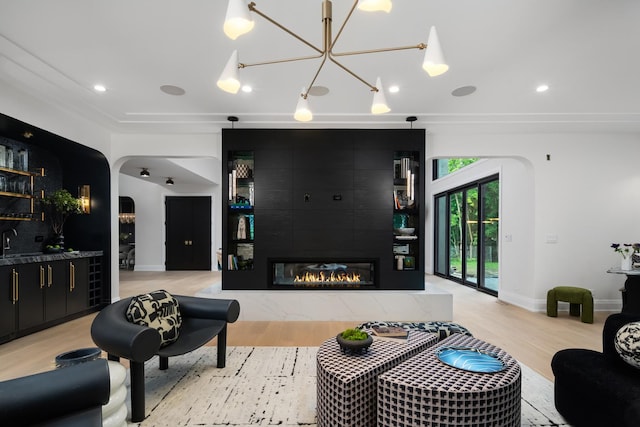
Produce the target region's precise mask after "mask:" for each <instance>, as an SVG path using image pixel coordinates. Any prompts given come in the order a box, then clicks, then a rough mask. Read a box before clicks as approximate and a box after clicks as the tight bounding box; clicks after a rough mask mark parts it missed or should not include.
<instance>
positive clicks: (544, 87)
mask: <svg viewBox="0 0 640 427" xmlns="http://www.w3.org/2000/svg"><path fill="white" fill-rule="evenodd" d="M548 90H549V85H540V86H538V87H537V88H536V92H539V93H541V92H546V91H548Z"/></svg>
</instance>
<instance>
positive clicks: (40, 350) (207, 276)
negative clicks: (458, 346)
mask: <svg viewBox="0 0 640 427" xmlns="http://www.w3.org/2000/svg"><path fill="white" fill-rule="evenodd" d="M219 279H220V273H219V272H207V271H204V272H194V271H187V272H185V271H171V272H132V271H122V272H121V275H120V286H121V296H122V297H126V296H131V295H137V294H140V293H144V292H148V291H152V290H156V289H165V290H167V291H168V292H171V293H175V294H183V295H194V294H195V293H197V292H198V291H200V290H202V289H204V288H206V287H208V286H210V285H211V284H213V283H215V282H216V281H218V280H219ZM427 280H428V281H430V282H432V283H434V284H436V285H437V286H438V287H440V288H442V289H444V290H447V291H449V292H451V293H452V294H453V298H454V299H453V301H454V309H453V313H454V314H453V315H454V319H453V320H454V321H455V322H457V323H460V324H461V325H463V326H465V327H466V328H468V329H469V330H470V331H471V332H472V333H473V335H474V336H475V337H476V338H479V339H482V340H484V341H487V342H490V343H492V344H494V345H496V346H498V347H501V348H503V349H504V350H505V351H507V352H508V353H510V354H511V355H512V356H513V357H515V358H516V359H518V360H519V361H521V362H522V363H524V364H526V365H528V366H529V367H531V368H532V369H534V370H535V371H537V372H539V373H540V374H542V375H543V376H545V377H547V378H548V379H550V380H552V379H553V374H552V373H551V368H550V365H549V364H550V362H551V357H552V356H553V354H554V353H555V352H556V351H558V350H560V349H562V348H570V347H578V348H590V349H594V350H600V349H601V345H602V344H601V332H602V327H603V324H604V319H605V318H606V317H607V315H608V314H609V313H604V312H597V313H596V315H595V321H594V323H593V324H586V323H582V322H580V320H579V318H575V317H570V316H569V315H568V313H566V312H565V313H562V312H561V313H560V314H559V317H557V318H551V317H547V316H546V315H545V314H544V313H532V312H529V311H527V310H524V309H522V308H519V307H516V306H513V305H510V304H506V303H504V302H501V301H499V300H498V299H496V298H495V297H492V296H490V295H486V294H483V293H481V292H477V291H475V290H473V289H470V288H467V287H464V286H461V285H458V284H455V283H453V282H450V281H446V280H443V279H441V278H438V277H435V276H427ZM94 317H95V314H91V315H88V316H85V317H82V318H80V319H76V320H73V321H71V322H67V323H65V324H63V325H59V326H56V327H53V328H50V329H47V330H45V331H41V332H38V333H35V334H32V335H29V336H26V337H23V338H19V339H17V340H14V341H11V342H9V343H5V344H2V345H0V380H5V379H9V378H16V377H19V376H23V375H28V374H32V373H36V372H42V371H46V370H50V369H53V367H54V362H53V361H54V358H55V356H56V355H58V354H60V353H63V352H65V351H70V350H74V349H78V348H83V347H93V346H94V344H93V341H92V340H91V336H90V327H91V322H92V320H93V318H94ZM371 320H386V319H371ZM353 326H355V325H354V323H353V322H305V321H282V322H276V321H264V322H254V321H239V322H236V323H233V324H231V325H229V334H228V345H231V346H319V345H320V344H322V343H323V342H324V341H325V340H327V339H330V338H332V337H334V336H335V335H336V334H338V333H339V332H340V331H342V330H344V329H346V328H348V327H353ZM210 344H211V345H215V340H214V341H213V342H212V343H210Z"/></svg>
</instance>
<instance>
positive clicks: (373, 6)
mask: <svg viewBox="0 0 640 427" xmlns="http://www.w3.org/2000/svg"><path fill="white" fill-rule="evenodd" d="M392 6H393V4H391V0H363V1H361V2H360V3H358V9H360V10H364V11H365V12H379V11H382V12H387V13H389V12H391V7H392Z"/></svg>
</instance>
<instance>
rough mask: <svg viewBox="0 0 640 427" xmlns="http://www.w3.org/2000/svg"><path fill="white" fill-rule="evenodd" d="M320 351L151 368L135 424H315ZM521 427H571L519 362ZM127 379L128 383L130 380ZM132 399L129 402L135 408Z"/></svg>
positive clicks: (254, 351) (245, 354)
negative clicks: (219, 365)
mask: <svg viewBox="0 0 640 427" xmlns="http://www.w3.org/2000/svg"><path fill="white" fill-rule="evenodd" d="M317 351H318V348H317V347H228V348H227V366H226V367H225V368H224V369H218V368H216V348H215V347H205V348H201V349H199V350H197V351H194V352H193V353H190V354H187V355H184V356H180V357H174V358H171V359H169V369H168V370H167V371H160V370H158V361H157V360H156V359H152V360H150V361H149V362H148V363H147V366H146V399H147V401H146V408H147V409H146V410H147V418H146V419H145V420H144V421H143V422H142V423H138V424H129V425H130V426H140V427H151V426H171V427H177V426H199V427H202V426H204V427H214V426H236V427H245V426H272V425H278V426H283V427H287V426H315V425H316V419H315V406H316V362H315V357H316V353H317ZM521 368H522V426H523V427H529V426H540V427H543V426H568V424H566V423H565V421H564V420H563V418H562V417H561V416H560V415H558V413H557V412H556V410H555V408H554V406H553V384H552V383H551V382H550V381H548V380H547V379H546V378H544V377H542V376H541V375H539V374H537V373H536V372H534V371H533V370H531V369H529V368H528V367H526V366H524V365H522V364H521ZM127 381H128V379H127ZM129 401H130V400H129V398H128V397H127V404H129Z"/></svg>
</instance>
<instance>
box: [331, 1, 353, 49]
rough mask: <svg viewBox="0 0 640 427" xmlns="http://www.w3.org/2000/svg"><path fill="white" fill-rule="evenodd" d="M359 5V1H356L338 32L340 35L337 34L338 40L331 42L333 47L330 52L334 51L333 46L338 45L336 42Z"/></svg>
mask: <svg viewBox="0 0 640 427" xmlns="http://www.w3.org/2000/svg"><path fill="white" fill-rule="evenodd" d="M357 5H358V0H354V2H353V6H351V10H350V11H349V14H348V15H347V17H346V18H345V19H344V22H343V23H342V26H341V27H340V29H339V30H338V34H336V38H335V39H333V41H332V42H331V46H329V51H331V50H332V49H333V46H334V45H335V44H336V42H337V41H338V39H339V38H340V34H342V30H344V27H345V26H346V25H347V22H348V21H349V18H351V15H352V14H353V11H354V10H355V9H356V6H357Z"/></svg>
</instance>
